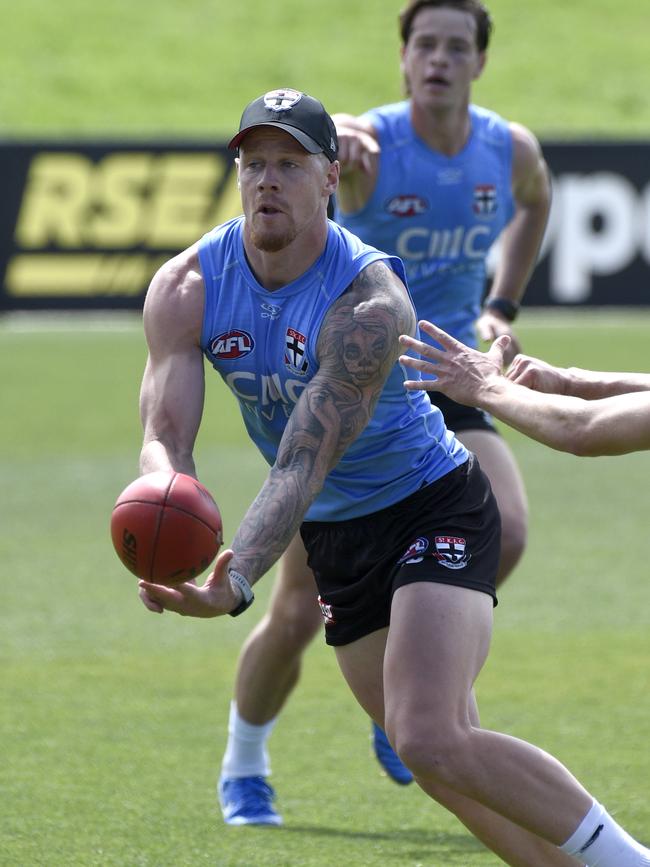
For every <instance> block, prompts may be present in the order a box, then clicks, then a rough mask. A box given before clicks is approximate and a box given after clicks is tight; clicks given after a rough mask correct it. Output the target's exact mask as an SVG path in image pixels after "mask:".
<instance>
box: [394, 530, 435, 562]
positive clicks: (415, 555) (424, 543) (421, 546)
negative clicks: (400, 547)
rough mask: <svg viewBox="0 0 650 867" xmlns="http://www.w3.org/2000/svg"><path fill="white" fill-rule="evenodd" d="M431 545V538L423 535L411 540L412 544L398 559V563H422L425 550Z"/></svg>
mask: <svg viewBox="0 0 650 867" xmlns="http://www.w3.org/2000/svg"><path fill="white" fill-rule="evenodd" d="M428 547H429V540H428V539H425V538H423V537H422V536H418V538H417V539H416V540H415V542H411V544H410V545H409V546H408V548H407V549H406V551H405V553H404V554H402V556H401V557H400V558H399V560H398V561H397V562H398V563H421V562H422V560H423V559H424V557H423V556H422V555H423V554H424V552H425V551H426V550H427V548H428Z"/></svg>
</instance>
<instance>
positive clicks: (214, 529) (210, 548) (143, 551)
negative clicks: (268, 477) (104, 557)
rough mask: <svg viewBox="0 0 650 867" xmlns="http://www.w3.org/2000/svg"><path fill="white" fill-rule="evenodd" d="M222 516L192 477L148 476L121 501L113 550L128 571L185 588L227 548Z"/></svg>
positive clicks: (115, 514) (129, 487)
mask: <svg viewBox="0 0 650 867" xmlns="http://www.w3.org/2000/svg"><path fill="white" fill-rule="evenodd" d="M222 529H223V528H222V523H221V514H220V512H219V507H218V506H217V504H216V503H215V501H214V499H213V498H212V495H211V494H210V492H209V491H208V490H207V488H206V487H204V485H202V484H201V483H200V482H198V481H197V480H196V479H194V478H192V476H188V475H185V474H184V473H176V472H155V473H147V474H146V475H144V476H140V478H138V479H136V480H135V481H133V482H131V484H130V485H127V487H126V488H125V489H124V490H123V491H122V493H121V494H120V496H119V497H118V498H117V502H116V503H115V506H114V507H113V513H112V515H111V537H112V540H113V546H114V548H115V550H116V552H117V556H118V557H119V558H120V560H121V561H122V563H124V565H125V566H126V568H127V569H128V570H129V571H130V572H133V574H134V575H137V576H138V578H144V579H145V580H147V581H153V582H155V583H157V584H169V585H174V584H180V583H182V582H183V581H188V580H190V579H192V578H196V576H197V575H200V574H201V572H204V571H205V570H206V569H207V568H208V566H209V565H210V563H211V562H212V561H213V560H214V558H215V557H216V556H217V552H218V551H219V548H220V547H221V544H222V542H223V534H222Z"/></svg>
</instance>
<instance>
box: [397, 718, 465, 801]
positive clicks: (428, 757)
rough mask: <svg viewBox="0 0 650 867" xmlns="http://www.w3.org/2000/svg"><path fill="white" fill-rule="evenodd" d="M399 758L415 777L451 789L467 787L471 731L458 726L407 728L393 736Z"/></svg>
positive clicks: (439, 724)
mask: <svg viewBox="0 0 650 867" xmlns="http://www.w3.org/2000/svg"><path fill="white" fill-rule="evenodd" d="M393 737H394V740H393V743H394V744H395V748H396V752H397V755H398V756H399V757H400V759H401V760H402V762H403V763H404V764H405V765H406V767H407V768H409V770H410V771H411V772H412V773H413V774H415V776H416V777H422V778H424V779H427V778H428V779H432V780H435V781H437V782H438V783H442V784H444V785H446V786H450V787H451V788H457V787H459V786H462V785H463V784H464V781H465V779H466V777H467V774H468V768H467V765H468V763H467V759H468V738H469V729H466V728H464V727H463V726H461V725H458V724H456V723H447V724H445V723H443V722H436V723H432V724H431V725H430V726H428V727H426V728H417V727H406V728H405V729H404V730H402V731H400V730H399V729H398V730H397V731H395V732H394V733H393Z"/></svg>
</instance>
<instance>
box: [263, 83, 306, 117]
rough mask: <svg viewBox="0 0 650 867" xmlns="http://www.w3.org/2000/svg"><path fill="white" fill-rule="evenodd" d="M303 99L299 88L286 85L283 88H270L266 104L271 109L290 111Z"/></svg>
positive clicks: (265, 97) (266, 96) (265, 100)
mask: <svg viewBox="0 0 650 867" xmlns="http://www.w3.org/2000/svg"><path fill="white" fill-rule="evenodd" d="M301 99H302V93H300V91H299V90H292V89H291V88H290V87H286V88H284V89H283V90H270V91H269V92H268V93H267V94H265V96H264V105H265V107H266V108H268V109H270V110H271V111H288V109H290V108H293V107H294V105H295V104H296V103H297V102H299V101H300V100H301Z"/></svg>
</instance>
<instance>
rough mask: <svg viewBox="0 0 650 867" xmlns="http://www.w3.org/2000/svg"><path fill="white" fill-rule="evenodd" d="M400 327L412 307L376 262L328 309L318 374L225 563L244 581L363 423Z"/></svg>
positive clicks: (295, 520) (296, 522) (269, 554)
mask: <svg viewBox="0 0 650 867" xmlns="http://www.w3.org/2000/svg"><path fill="white" fill-rule="evenodd" d="M402 326H403V327H405V328H406V329H407V331H408V332H409V333H413V331H414V329H415V314H414V311H413V307H412V305H411V302H410V300H409V298H408V296H407V294H406V292H405V290H404V285H403V283H402V282H401V280H400V279H399V278H398V277H397V275H396V274H395V273H394V272H393V271H392V270H390V268H389V267H388V266H387V265H386V264H385V263H383V262H375V263H373V264H372V265H369V266H368V267H367V268H366V269H365V270H364V271H362V272H361V274H360V275H359V276H358V277H357V278H356V280H354V282H353V283H352V284H351V286H350V288H349V289H348V291H347V292H345V293H344V295H343V296H342V297H341V298H340V299H339V300H338V301H337V302H336V303H335V304H334V305H333V306H332V308H331V309H330V311H329V312H328V314H327V316H326V318H325V320H324V322H323V326H322V328H321V333H320V337H319V341H318V347H317V352H318V358H319V364H320V367H319V371H318V373H317V374H316V376H315V377H314V378H313V379H312V380H311V381H310V382H309V383H308V385H307V387H306V388H305V390H304V392H303V394H302V395H301V397H300V400H299V401H298V403H297V404H296V407H295V409H294V410H293V412H292V414H291V416H290V418H289V421H288V423H287V427H286V429H285V432H284V435H283V437H282V441H281V442H280V447H279V450H278V455H277V459H276V462H275V464H274V466H273V467H272V469H271V471H270V473H269V476H268V478H267V480H266V482H265V483H264V485H263V487H262V489H261V491H260V492H259V494H258V496H257V497H256V498H255V501H254V502H253V504H252V505H251V507H250V509H249V510H248V512H247V513H246V516H245V518H244V520H243V521H242V523H241V526H240V527H239V531H238V533H237V535H236V537H235V540H234V543H233V548H234V551H235V556H234V558H233V566H234V568H235V569H236V570H237V571H239V572H241V573H242V574H244V575H246V577H247V578H248V579H249V581H251V582H253V581H257V579H258V578H260V577H261V576H262V575H263V574H264V573H265V572H266V571H267V570H268V569H269V568H270V567H271V566H272V565H273V563H274V562H275V561H276V560H277V559H278V558H279V557H280V555H281V554H282V552H283V551H284V550H285V548H286V547H287V545H288V544H289V542H290V541H291V539H292V538H293V536H294V535H295V533H296V532H297V530H298V528H299V526H300V524H301V523H302V520H303V517H304V515H305V512H306V511H307V509H308V508H309V506H310V505H311V503H312V502H313V501H314V499H315V498H316V496H317V495H318V493H319V491H320V490H321V488H322V487H323V484H324V482H325V478H326V476H327V474H328V473H329V472H330V470H332V468H333V467H335V466H336V464H337V463H338V462H339V460H340V459H341V457H342V455H343V453H344V452H345V451H346V449H347V448H348V446H349V445H350V444H351V443H352V442H353V441H354V440H355V439H356V438H357V437H358V436H359V434H360V433H361V431H362V430H363V429H364V428H365V427H366V425H367V424H368V422H369V420H370V417H371V416H372V413H373V410H374V407H375V404H376V403H377V400H378V399H379V395H380V394H381V391H382V389H383V387H384V384H385V382H386V379H387V378H388V376H389V374H390V372H391V370H392V368H393V366H394V364H395V362H396V361H397V358H398V356H399V352H400V351H399V335H400V330H399V329H400V327H402Z"/></svg>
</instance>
